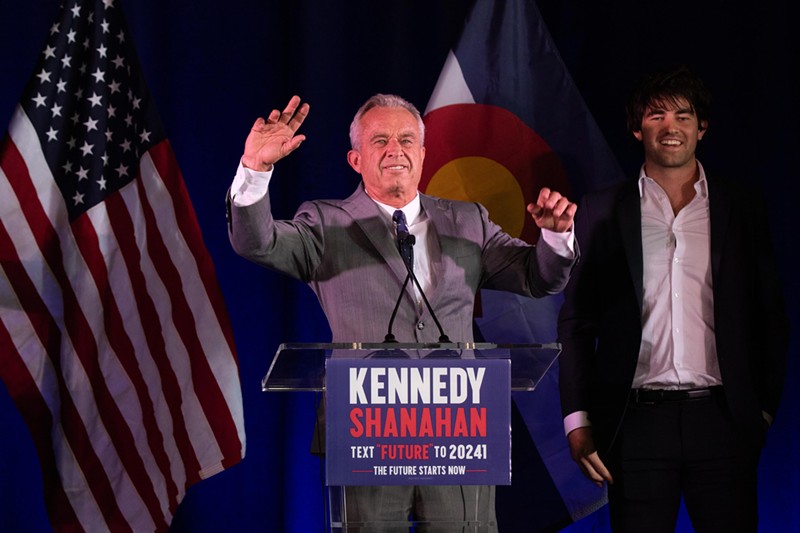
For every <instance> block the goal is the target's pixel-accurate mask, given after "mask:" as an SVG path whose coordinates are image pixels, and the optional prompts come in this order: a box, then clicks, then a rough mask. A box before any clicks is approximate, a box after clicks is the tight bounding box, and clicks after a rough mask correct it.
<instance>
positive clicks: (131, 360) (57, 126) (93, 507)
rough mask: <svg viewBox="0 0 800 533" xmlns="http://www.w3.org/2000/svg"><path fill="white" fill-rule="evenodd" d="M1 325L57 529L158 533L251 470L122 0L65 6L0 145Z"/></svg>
mask: <svg viewBox="0 0 800 533" xmlns="http://www.w3.org/2000/svg"><path fill="white" fill-rule="evenodd" d="M0 311H1V313H0V378H2V380H3V381H4V382H5V385H6V387H7V388H8V391H9V393H10V395H11V397H12V398H13V399H14V401H15V403H16V405H17V407H18V408H19V410H20V411H21V413H22V415H23V417H24V419H25V421H26V423H27V425H28V427H29V429H30V431H31V434H32V436H33V440H34V442H35V444H36V447H37V453H38V455H39V459H40V462H41V467H42V473H43V477H44V487H45V502H46V506H47V510H48V514H49V518H50V522H51V524H52V526H53V528H54V529H55V530H56V531H81V530H84V531H105V530H111V531H165V530H167V529H168V527H169V523H170V521H171V519H172V516H173V514H174V512H175V510H176V508H177V506H178V504H179V503H180V501H181V499H182V498H183V496H184V494H185V493H186V490H187V488H188V487H189V486H191V485H192V484H193V483H195V482H197V481H199V480H201V479H204V478H207V477H209V476H211V475H213V474H215V473H217V472H220V471H222V470H223V469H225V468H226V467H229V466H231V465H233V464H235V463H237V462H238V461H240V460H241V458H242V457H243V455H244V443H245V438H244V424H243V416H242V400H241V390H240V385H239V376H238V365H237V360H236V352H235V348H234V344H233V336H232V332H231V327H230V323H229V320H228V316H227V312H226V310H225V306H224V302H223V300H222V296H221V293H220V290H219V286H218V285H217V281H216V277H215V273H214V267H213V264H212V262H211V259H210V256H209V254H208V252H207V250H206V249H205V246H204V243H203V240H202V236H201V234H200V229H199V226H198V223H197V219H196V217H195V214H194V211H193V210H192V207H191V204H190V201H189V196H188V194H187V192H186V189H185V186H184V184H183V178H182V176H181V173H180V170H179V169H178V166H177V164H176V162H175V158H174V155H173V153H172V149H171V147H170V144H169V142H168V141H167V139H166V137H165V134H164V131H163V128H162V126H161V125H160V122H159V119H158V116H157V113H156V110H155V108H154V106H153V102H152V99H151V97H150V95H149V93H148V91H147V89H146V86H145V84H144V81H143V79H142V76H141V74H140V69H139V65H138V61H137V59H136V56H135V53H134V49H133V46H132V44H131V40H130V35H129V33H128V31H127V27H126V25H125V23H124V20H123V17H122V13H121V12H120V7H119V6H118V5H116V3H115V2H114V0H97V1H77V0H71V1H65V3H64V6H63V7H62V11H61V12H60V15H59V17H58V18H57V19H56V21H55V23H54V24H53V25H52V27H51V28H50V32H49V34H48V36H47V42H46V44H45V47H44V51H43V52H42V55H41V58H40V61H39V64H38V65H37V67H36V68H35V70H34V75H33V77H32V78H31V80H30V82H29V84H28V86H27V88H26V89H25V91H24V94H23V97H22V99H21V102H20V104H19V105H18V106H17V108H16V110H15V112H14V114H13V117H12V119H11V123H10V125H9V128H8V134H7V135H6V136H5V137H4V138H3V139H2V141H1V142H0Z"/></svg>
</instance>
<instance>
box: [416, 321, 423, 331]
mask: <svg viewBox="0 0 800 533" xmlns="http://www.w3.org/2000/svg"><path fill="white" fill-rule="evenodd" d="M417 329H419V330H423V329H425V322H417Z"/></svg>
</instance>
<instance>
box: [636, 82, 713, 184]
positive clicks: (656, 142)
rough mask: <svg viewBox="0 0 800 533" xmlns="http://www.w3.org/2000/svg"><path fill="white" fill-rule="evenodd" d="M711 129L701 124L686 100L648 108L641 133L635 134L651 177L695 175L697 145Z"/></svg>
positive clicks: (666, 101) (677, 100)
mask: <svg viewBox="0 0 800 533" xmlns="http://www.w3.org/2000/svg"><path fill="white" fill-rule="evenodd" d="M707 126H708V124H707V123H706V122H703V123H700V122H699V121H698V119H697V115H696V114H695V112H694V109H693V108H692V106H691V105H690V104H689V102H688V101H687V100H686V99H683V98H678V99H676V100H674V101H671V100H662V101H656V102H653V103H651V105H648V106H647V107H646V108H645V110H644V115H643V117H642V125H641V129H640V130H638V131H636V130H635V131H634V132H633V135H634V136H635V137H636V138H637V139H639V140H640V141H642V145H643V146H644V155H645V168H646V170H647V173H648V174H649V175H654V174H658V173H660V172H663V171H666V172H669V171H672V170H687V171H692V172H694V169H695V168H696V161H695V151H696V149H697V142H698V141H699V140H700V139H702V138H703V134H704V133H705V130H706V127H707Z"/></svg>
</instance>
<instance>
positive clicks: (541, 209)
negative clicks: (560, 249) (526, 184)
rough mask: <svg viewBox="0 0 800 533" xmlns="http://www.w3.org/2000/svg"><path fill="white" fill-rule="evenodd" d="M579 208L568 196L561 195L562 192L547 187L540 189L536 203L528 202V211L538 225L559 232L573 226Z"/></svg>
mask: <svg viewBox="0 0 800 533" xmlns="http://www.w3.org/2000/svg"><path fill="white" fill-rule="evenodd" d="M577 210H578V206H577V205H576V204H574V203H572V202H570V201H569V200H568V199H567V197H566V196H561V193H559V192H557V191H551V190H550V189H548V188H547V187H543V188H542V190H541V191H539V198H538V199H537V200H536V203H531V204H528V213H530V214H531V217H532V218H533V221H534V222H535V223H536V225H537V226H539V227H540V228H544V229H549V230H552V231H556V232H559V233H563V232H565V231H567V230H569V229H570V228H571V227H572V222H573V221H574V219H575V212H576V211H577Z"/></svg>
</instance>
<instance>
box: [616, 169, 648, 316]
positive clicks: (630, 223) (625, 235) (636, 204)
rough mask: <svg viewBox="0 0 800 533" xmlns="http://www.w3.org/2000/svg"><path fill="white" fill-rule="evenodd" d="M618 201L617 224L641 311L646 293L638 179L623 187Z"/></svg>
mask: <svg viewBox="0 0 800 533" xmlns="http://www.w3.org/2000/svg"><path fill="white" fill-rule="evenodd" d="M618 201H619V205H618V208H617V210H616V212H617V224H619V231H620V235H622V246H623V248H624V249H625V257H626V258H627V260H628V268H629V269H630V273H631V281H632V282H633V288H634V291H635V292H636V301H637V302H638V303H639V312H640V313H641V311H642V298H643V294H644V288H643V283H644V281H643V280H644V278H643V277H644V265H643V259H642V214H641V213H642V206H641V203H640V198H639V187H638V181H634V182H632V183H631V184H629V185H626V186H625V187H623V189H622V192H621V194H620V197H619V200H618Z"/></svg>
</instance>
